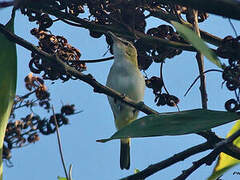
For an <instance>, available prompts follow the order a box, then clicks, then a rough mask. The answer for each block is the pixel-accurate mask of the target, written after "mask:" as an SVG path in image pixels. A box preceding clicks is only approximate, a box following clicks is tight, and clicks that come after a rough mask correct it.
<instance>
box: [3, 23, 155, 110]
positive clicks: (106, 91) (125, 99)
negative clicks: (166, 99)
mask: <svg viewBox="0 0 240 180" xmlns="http://www.w3.org/2000/svg"><path fill="white" fill-rule="evenodd" d="M0 32H1V33H3V34H4V35H5V36H6V37H7V38H8V39H9V40H10V41H13V42H15V43H17V44H19V45H21V46H23V47H24V48H26V49H28V50H30V51H32V52H35V53H37V54H39V56H40V57H41V58H43V59H44V60H50V61H55V62H56V63H57V65H59V69H60V70H61V71H65V72H67V73H69V74H71V75H73V76H75V77H77V78H78V79H80V80H82V81H84V82H85V83H88V84H89V85H90V86H92V87H93V88H94V92H98V93H103V94H106V95H108V96H111V97H113V98H115V99H117V100H119V101H121V102H123V103H126V104H127V105H129V106H131V107H134V108H136V109H138V110H140V111H142V112H144V113H146V114H158V112H157V111H155V110H153V109H151V108H150V107H148V106H146V105H145V104H144V103H143V102H140V103H136V102H135V101H133V100H132V99H130V98H128V97H127V96H123V95H122V94H121V93H119V92H117V91H115V90H113V89H111V88H109V87H106V86H104V85H102V84H100V83H99V82H97V81H96V80H95V79H94V78H93V77H92V75H90V74H88V75H85V74H83V73H81V72H79V71H77V70H75V69H74V68H72V67H70V66H68V65H67V64H65V63H64V62H63V61H62V60H61V59H59V58H58V57H56V56H52V55H49V54H48V53H46V52H44V51H42V50H41V49H39V48H37V47H36V46H34V45H33V44H31V43H29V42H28V41H26V40H24V39H22V38H21V37H19V36H17V35H15V34H13V33H11V32H9V31H7V30H6V29H5V26H4V25H2V24H0Z"/></svg>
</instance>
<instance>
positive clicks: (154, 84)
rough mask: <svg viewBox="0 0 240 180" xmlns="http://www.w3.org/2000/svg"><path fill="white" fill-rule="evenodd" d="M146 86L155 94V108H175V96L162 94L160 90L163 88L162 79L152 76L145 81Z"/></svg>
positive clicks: (176, 100)
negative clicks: (166, 106) (165, 106)
mask: <svg viewBox="0 0 240 180" xmlns="http://www.w3.org/2000/svg"><path fill="white" fill-rule="evenodd" d="M146 86H147V87H148V88H151V89H153V93H154V94H155V100H154V102H155V103H156V105H157V106H164V105H168V106H176V105H177V104H178V103H179V99H178V98H177V97H176V96H174V95H170V94H168V93H162V88H163V86H164V83H163V80H162V78H159V77H156V76H153V77H151V78H150V79H147V80H146Z"/></svg>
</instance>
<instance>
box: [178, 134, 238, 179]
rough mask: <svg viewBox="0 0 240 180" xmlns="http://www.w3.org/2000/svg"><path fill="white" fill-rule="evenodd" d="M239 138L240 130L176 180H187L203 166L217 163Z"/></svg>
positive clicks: (217, 145) (194, 163)
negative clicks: (228, 147) (217, 159)
mask: <svg viewBox="0 0 240 180" xmlns="http://www.w3.org/2000/svg"><path fill="white" fill-rule="evenodd" d="M239 136H240V130H238V131H236V132H235V133H234V134H232V135H231V136H229V137H228V138H227V139H225V140H222V141H220V142H219V143H217V144H216V146H215V149H214V150H213V151H212V152H211V153H209V154H208V155H207V156H205V157H203V158H201V159H200V160H198V161H195V162H193V165H192V166H191V167H190V168H188V169H187V170H184V171H183V172H182V174H181V175H179V176H178V177H176V178H175V179H174V180H185V179H186V178H187V177H188V176H190V175H191V174H192V173H193V172H194V171H195V170H197V169H198V168H199V167H200V166H202V165H203V164H206V165H208V166H210V165H211V164H212V163H213V162H214V161H215V159H216V158H217V156H218V155H219V154H220V153H221V152H222V151H223V149H224V147H225V146H226V145H228V144H230V143H232V142H233V141H234V140H235V139H237V138H238V137H239Z"/></svg>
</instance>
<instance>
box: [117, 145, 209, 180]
mask: <svg viewBox="0 0 240 180" xmlns="http://www.w3.org/2000/svg"><path fill="white" fill-rule="evenodd" d="M212 148H213V147H212V145H210V144H209V143H208V142H205V143H202V144H199V145H196V146H193V147H191V148H189V149H186V150H184V151H182V152H180V153H178V154H175V155H173V156H172V157H170V158H168V159H166V160H164V161H161V162H159V163H156V164H152V165H150V166H149V167H147V168H146V169H144V170H142V171H140V172H138V173H136V174H133V175H130V176H128V177H125V178H123V179H121V180H138V179H144V178H147V177H149V176H151V175H153V174H154V173H156V172H158V171H160V170H162V169H164V168H167V167H169V166H171V165H173V164H175V163H177V162H179V161H183V160H185V159H186V158H188V157H190V156H192V155H195V154H197V153H200V152H203V151H206V150H208V149H212Z"/></svg>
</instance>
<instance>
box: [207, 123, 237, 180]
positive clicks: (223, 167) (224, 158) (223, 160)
mask: <svg viewBox="0 0 240 180" xmlns="http://www.w3.org/2000/svg"><path fill="white" fill-rule="evenodd" d="M239 129H240V120H238V121H237V122H236V123H235V124H234V126H233V127H232V129H231V130H230V131H229V133H228V134H227V138H228V137H229V136H231V135H232V134H234V133H235V132H236V131H238V130H239ZM233 144H234V145H235V146H237V147H238V148H240V137H238V138H237V139H235V140H234V141H233ZM239 163H240V160H238V159H235V158H233V157H232V156H229V155H227V154H225V153H220V155H219V157H218V161H217V164H216V165H215V167H214V170H213V172H212V174H211V176H210V177H209V178H208V180H215V179H217V178H218V177H219V176H221V175H223V174H224V173H225V172H227V171H228V170H229V169H231V168H232V167H234V166H236V165H238V164H239Z"/></svg>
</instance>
